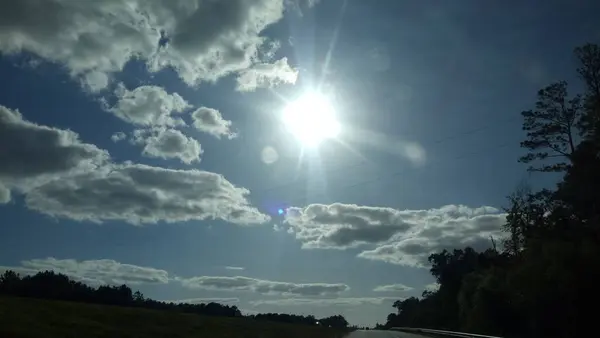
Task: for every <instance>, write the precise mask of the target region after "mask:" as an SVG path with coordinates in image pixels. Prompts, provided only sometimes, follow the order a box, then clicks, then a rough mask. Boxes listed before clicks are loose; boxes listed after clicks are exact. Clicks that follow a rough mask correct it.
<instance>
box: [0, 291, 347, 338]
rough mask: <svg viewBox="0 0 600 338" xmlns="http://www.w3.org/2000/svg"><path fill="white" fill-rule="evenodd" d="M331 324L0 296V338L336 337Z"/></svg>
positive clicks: (337, 335)
mask: <svg viewBox="0 0 600 338" xmlns="http://www.w3.org/2000/svg"><path fill="white" fill-rule="evenodd" d="M342 336H343V334H342V333H341V332H340V331H335V330H333V329H326V328H318V327H309V326H303V325H292V324H283V323H270V322H259V321H253V320H250V319H247V318H220V317H204V316H199V315H194V314H183V313H172V312H168V311H158V310H147V309H136V308H124V307H116V306H106V305H96V304H81V303H70V302H61V301H48V300H40V299H27V298H13V297H0V337H3V338H4V337H48V338H52V337H61V338H62V337H86V338H94V337H111V338H113V337H211V338H221V337H227V338H238V337H240V338H241V337H243V338H254V337H256V338H272V337H273V338H275V337H277V338H281V337H289V338H296V337H297V338H300V337H302V338H306V337H315V338H339V337H342Z"/></svg>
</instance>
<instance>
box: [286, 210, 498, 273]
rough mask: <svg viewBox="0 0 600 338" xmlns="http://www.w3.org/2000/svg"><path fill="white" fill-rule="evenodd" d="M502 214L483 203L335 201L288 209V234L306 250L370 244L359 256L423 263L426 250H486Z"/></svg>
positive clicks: (418, 264)
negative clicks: (412, 206)
mask: <svg viewBox="0 0 600 338" xmlns="http://www.w3.org/2000/svg"><path fill="white" fill-rule="evenodd" d="M505 221H506V214H504V213H501V212H500V211H499V210H498V209H496V208H493V207H488V206H483V207H479V208H471V207H467V206H464V205H447V206H444V207H441V208H438V209H426V210H397V209H392V208H380V207H366V206H357V205H351V204H340V203H335V204H331V205H323V204H311V205H309V206H307V207H305V208H295V207H294V208H289V209H288V210H287V212H286V215H285V222H286V223H287V224H288V225H289V230H288V231H289V232H290V233H292V234H294V235H295V237H296V238H297V239H298V240H300V241H301V242H302V247H303V248H306V249H314V248H321V249H346V248H351V247H357V246H362V245H371V246H375V248H374V249H371V250H366V251H363V252H361V253H360V254H359V255H358V257H362V258H367V259H372V260H381V261H385V262H389V263H394V264H402V265H409V266H419V267H423V266H426V265H427V257H428V256H429V254H431V253H433V252H436V251H440V250H442V249H452V248H459V247H464V246H467V245H468V246H472V247H474V248H476V249H480V250H481V249H485V248H487V247H489V246H490V244H491V241H490V236H493V237H495V238H499V237H502V236H503V234H502V232H501V228H502V225H503V224H504V222H505Z"/></svg>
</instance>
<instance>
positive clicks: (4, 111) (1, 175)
mask: <svg viewBox="0 0 600 338" xmlns="http://www.w3.org/2000/svg"><path fill="white" fill-rule="evenodd" d="M0 145H1V148H2V150H1V151H0V163H2V165H0V181H1V182H2V183H3V187H4V189H3V190H4V191H5V192H4V194H5V195H4V196H5V197H4V198H5V199H6V196H10V195H6V194H7V193H6V191H8V189H11V188H17V189H19V190H22V191H24V190H28V189H30V188H31V187H33V186H35V185H38V184H42V183H43V182H46V181H50V180H52V179H54V178H56V177H57V176H58V175H63V174H67V173H74V172H85V171H89V170H93V169H94V168H96V167H97V166H98V165H102V164H103V163H105V162H106V161H108V159H109V155H108V153H107V152H106V151H104V150H101V149H99V148H98V147H96V146H95V145H92V144H87V143H83V142H81V141H80V140H79V135H78V134H77V133H74V132H72V131H70V130H62V129H57V128H51V127H47V126H42V125H38V124H35V123H32V122H29V121H27V120H25V119H23V117H22V115H21V114H20V113H19V111H17V110H11V109H9V108H6V107H4V106H0Z"/></svg>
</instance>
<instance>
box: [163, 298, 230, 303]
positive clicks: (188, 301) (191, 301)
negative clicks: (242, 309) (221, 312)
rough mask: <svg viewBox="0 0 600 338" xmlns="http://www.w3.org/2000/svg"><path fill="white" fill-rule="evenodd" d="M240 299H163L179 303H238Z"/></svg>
mask: <svg viewBox="0 0 600 338" xmlns="http://www.w3.org/2000/svg"><path fill="white" fill-rule="evenodd" d="M239 301H240V299H239V298H236V297H222V298H219V297H216V298H188V299H179V300H163V302H165V303H176V304H177V303H180V304H208V303H219V304H228V303H239Z"/></svg>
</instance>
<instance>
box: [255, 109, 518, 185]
mask: <svg viewBox="0 0 600 338" xmlns="http://www.w3.org/2000/svg"><path fill="white" fill-rule="evenodd" d="M518 118H520V116H519V117H515V116H511V117H509V118H505V119H500V120H497V121H495V122H493V123H488V124H485V125H482V126H479V127H476V128H473V129H468V130H465V131H462V132H459V133H455V134H451V135H448V136H445V137H442V138H439V139H435V140H432V141H430V142H427V143H425V144H439V143H442V142H445V141H450V140H456V139H459V138H461V137H465V136H468V135H471V134H475V133H477V132H480V131H483V130H487V129H490V128H492V127H498V126H501V125H504V124H507V123H510V122H513V121H515V120H517V119H518ZM461 156H462V155H461ZM369 163H370V162H369V161H368V160H361V161H359V162H357V163H353V164H349V165H341V166H338V167H334V168H332V169H325V170H324V171H323V174H332V173H335V172H338V171H341V170H349V169H354V168H357V167H362V166H364V165H365V164H369ZM300 183H306V179H299V180H295V181H292V182H288V183H284V184H280V185H275V186H273V187H270V188H266V189H260V190H259V192H260V193H266V192H271V191H275V190H280V189H284V188H289V187H292V186H294V185H297V184H300Z"/></svg>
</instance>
